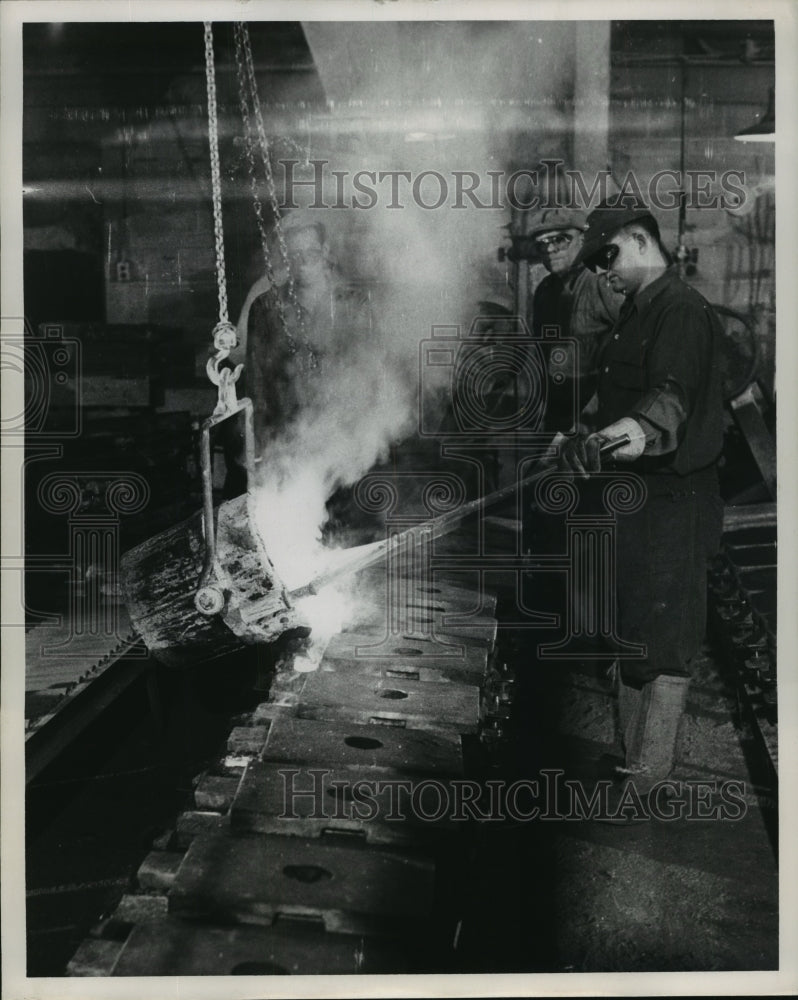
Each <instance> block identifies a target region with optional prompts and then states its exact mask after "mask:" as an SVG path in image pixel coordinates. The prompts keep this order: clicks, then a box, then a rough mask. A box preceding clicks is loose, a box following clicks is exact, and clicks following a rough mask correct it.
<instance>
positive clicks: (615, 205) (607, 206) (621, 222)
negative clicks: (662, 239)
mask: <svg viewBox="0 0 798 1000" xmlns="http://www.w3.org/2000/svg"><path fill="white" fill-rule="evenodd" d="M653 218H654V216H653V215H652V214H651V212H650V211H649V210H648V208H647V207H646V206H645V205H643V204H642V203H641V202H640V200H639V199H637V198H634V197H632V198H630V197H629V196H626V197H623V196H622V197H619V198H616V199H615V200H613V201H606V202H604V203H603V204H601V205H599V206H598V208H595V209H593V211H592V212H591V213H590V215H588V217H587V230H586V232H585V235H584V238H583V240H582V248H581V249H580V251H579V253H578V255H577V258H576V260H575V261H574V263H575V264H584V265H585V267H588V268H591V270H592V267H591V258H595V257H596V256H597V255H598V253H599V252H600V251H601V250H603V249H604V247H605V246H606V245H607V244H608V243H611V242H612V238H613V236H614V235H615V234H616V233H617V232H618V230H619V229H622V228H623V227H624V226H628V225H629V223H630V222H639V221H640V219H653Z"/></svg>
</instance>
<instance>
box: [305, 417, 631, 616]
mask: <svg viewBox="0 0 798 1000" xmlns="http://www.w3.org/2000/svg"><path fill="white" fill-rule="evenodd" d="M629 440H630V439H629V435H628V434H624V435H622V436H621V437H619V438H615V439H614V440H612V441H607V443H606V444H605V445H603V446H602V448H601V454H602V455H609V454H611V453H612V452H614V451H617V450H618V448H622V447H623V446H624V445H625V444H629ZM554 468H555V467H554V466H553V465H547V466H546V467H545V468H543V469H538V471H537V472H533V473H531V474H530V475H528V476H526V477H525V478H524V479H522V480H520V482H516V483H509V484H508V485H507V486H502V487H501V489H498V490H494V492H493V493H488V494H486V495H485V496H484V497H477V499H476V500H470V501H469V502H468V503H466V504H463V505H462V507H458V508H457V509H456V510H452V511H448V512H447V513H446V514H441V516H440V517H434V518H432V519H431V520H429V521H425V522H424V523H423V524H418V525H415V526H414V527H412V528H408V529H407V531H403V532H401V533H400V534H398V535H394V536H393V537H392V538H385V539H383V540H382V541H380V542H375V543H374V545H373V546H371V547H370V548H369V550H368V551H367V552H363V553H361V554H360V556H358V557H357V558H355V559H353V560H352V562H350V563H345V564H344V565H342V566H337V567H336V568H335V569H332V570H328V571H327V572H326V573H322V574H320V575H319V576H317V577H315V578H314V579H313V580H311V581H310V582H309V583H306V584H305V585H304V586H302V587H299V588H297V589H296V590H292V591H291V592H290V594H289V595H288V596H289V598H290V599H291V600H294V601H298V600H301V599H302V598H303V597H310V596H311V595H313V594H317V593H318V592H319V591H320V590H322V589H323V588H324V587H327V586H328V585H329V584H331V583H334V582H335V581H336V580H339V579H341V577H344V576H349V575H350V574H352V573H358V572H360V571H361V570H363V569H367V568H368V567H369V566H373V565H374V564H375V563H378V562H379V561H380V560H381V559H382V558H383V556H384V555H385V553H386V552H387V551H388V547H389V545H398V544H401V543H402V542H404V541H406V540H407V541H411V540H413V539H415V544H416V545H419V544H421V542H422V541H427V542H428V541H429V540H430V533H431V540H432V541H434V540H435V539H437V538H443V536H444V535H448V534H449V532H451V531H453V530H454V529H455V528H456V527H457V526H458V525H459V524H461V523H462V521H464V520H465V518H467V517H468V516H469V515H471V514H475V513H476V512H477V511H480V510H486V509H487V508H488V507H493V506H495V505H496V504H497V503H499V502H500V501H502V500H506V499H507V498H508V497H511V496H512V495H513V494H514V493H517V492H518V490H520V489H522V488H523V487H524V486H529V485H531V484H532V483H535V482H537V481H538V480H539V479H542V478H543V477H544V476H547V475H548V474H549V473H550V472H553V471H554ZM414 547H415V546H414Z"/></svg>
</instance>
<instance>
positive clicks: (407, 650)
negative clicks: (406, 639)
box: [393, 646, 422, 656]
mask: <svg viewBox="0 0 798 1000" xmlns="http://www.w3.org/2000/svg"><path fill="white" fill-rule="evenodd" d="M393 651H394V653H396V655H397V656H421V653H422V651H421V650H420V649H417V648H416V647H415V646H396V647H395V648H394V650H393Z"/></svg>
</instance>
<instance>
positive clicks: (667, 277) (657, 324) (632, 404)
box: [594, 268, 723, 476]
mask: <svg viewBox="0 0 798 1000" xmlns="http://www.w3.org/2000/svg"><path fill="white" fill-rule="evenodd" d="M721 336H722V331H721V328H720V323H719V321H718V318H717V316H716V314H715V312H714V311H713V309H712V307H711V306H710V304H709V303H708V302H707V301H706V299H704V297H703V296H702V295H701V294H700V293H699V292H697V291H696V290H695V289H694V288H692V287H691V286H690V285H688V284H686V283H685V282H684V281H682V280H681V278H679V276H678V275H677V274H676V271H675V270H674V269H672V268H668V270H667V271H665V273H664V274H662V275H661V276H660V277H658V278H656V279H655V280H654V281H652V282H651V284H650V285H647V286H646V287H645V288H643V289H642V291H640V292H639V293H638V294H637V295H634V296H631V297H630V298H628V299H627V301H626V302H625V303H624V305H623V307H622V309H621V314H620V316H619V318H618V322H617V324H616V326H615V328H614V330H613V332H612V334H611V335H610V336H609V337H608V338H607V340H606V341H605V343H604V345H603V349H602V351H601V354H600V357H599V374H598V388H597V394H596V395H597V398H596V402H597V409H596V413H595V418H594V419H595V426H596V428H597V429H601V428H602V427H606V426H607V425H608V424H612V423H614V422H615V421H616V420H620V418H621V417H632V418H633V419H634V420H636V421H637V422H638V423H639V424H640V426H641V427H642V428H643V430H644V431H645V434H646V447H645V451H644V453H643V455H642V457H641V458H639V459H637V460H636V461H635V462H630V463H624V466H625V467H628V468H629V469H630V470H634V471H636V472H646V471H661V472H666V473H676V474H678V475H681V476H684V475H687V474H689V473H692V472H697V471H699V470H700V469H705V468H708V467H709V466H711V465H712V464H713V463H714V462H715V461H716V460H717V458H718V456H719V454H720V451H721V447H722V444H723V408H722V407H723V400H722V394H721V370H720V361H721V353H720V352H721Z"/></svg>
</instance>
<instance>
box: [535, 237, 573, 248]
mask: <svg viewBox="0 0 798 1000" xmlns="http://www.w3.org/2000/svg"><path fill="white" fill-rule="evenodd" d="M572 239H573V236H571V234H570V233H552V234H551V236H541V237H540V238H539V239H536V240H535V246H536V247H537V248H538V250H540V251H549V250H562V249H563V247H567V246H568V244H569V243H570V242H571V240H572Z"/></svg>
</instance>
